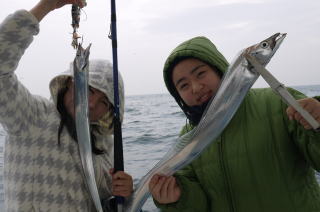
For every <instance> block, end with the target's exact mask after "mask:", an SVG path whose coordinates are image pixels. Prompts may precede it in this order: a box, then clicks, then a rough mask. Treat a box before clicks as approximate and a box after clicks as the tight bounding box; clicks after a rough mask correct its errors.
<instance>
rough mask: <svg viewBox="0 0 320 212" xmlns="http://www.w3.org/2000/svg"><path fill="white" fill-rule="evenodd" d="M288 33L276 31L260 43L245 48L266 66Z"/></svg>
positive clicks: (246, 51)
mask: <svg viewBox="0 0 320 212" xmlns="http://www.w3.org/2000/svg"><path fill="white" fill-rule="evenodd" d="M286 35H287V34H286V33H276V34H274V35H272V36H271V37H269V38H267V39H265V40H263V41H261V42H260V43H257V44H255V45H253V46H250V47H249V48H247V49H246V50H245V53H247V54H250V55H251V56H253V57H254V58H255V59H256V60H257V61H258V62H260V64H261V65H263V66H265V65H266V64H267V63H268V62H269V61H270V59H271V58H272V56H273V55H274V54H275V53H276V51H277V50H278V48H279V46H280V45H281V43H282V41H283V40H284V38H285V37H286Z"/></svg>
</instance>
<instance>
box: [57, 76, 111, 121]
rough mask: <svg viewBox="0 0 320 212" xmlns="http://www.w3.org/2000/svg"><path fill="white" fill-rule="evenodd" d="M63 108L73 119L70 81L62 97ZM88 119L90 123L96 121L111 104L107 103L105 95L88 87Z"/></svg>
mask: <svg viewBox="0 0 320 212" xmlns="http://www.w3.org/2000/svg"><path fill="white" fill-rule="evenodd" d="M63 99H64V106H65V108H66V110H67V112H68V113H69V114H70V116H71V117H72V118H73V119H74V118H75V114H74V83H73V81H72V80H70V82H69V84H68V90H67V92H66V93H65V95H64V98H63ZM88 105H89V116H90V117H89V118H90V121H92V122H94V121H98V120H99V119H100V118H101V117H102V116H103V115H104V114H106V113H107V112H108V110H109V109H110V108H111V103H110V102H109V101H108V99H107V97H106V95H105V94H104V93H103V92H101V91H99V90H98V89H95V88H93V87H89V104H88Z"/></svg>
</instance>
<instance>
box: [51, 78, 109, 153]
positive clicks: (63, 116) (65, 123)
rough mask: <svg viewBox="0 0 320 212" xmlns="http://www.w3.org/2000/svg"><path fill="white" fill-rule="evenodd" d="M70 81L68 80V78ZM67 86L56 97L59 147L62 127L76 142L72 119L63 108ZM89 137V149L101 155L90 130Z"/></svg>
mask: <svg viewBox="0 0 320 212" xmlns="http://www.w3.org/2000/svg"><path fill="white" fill-rule="evenodd" d="M69 79H70V78H69ZM68 82H69V80H68V81H67V83H66V84H68ZM68 89H69V88H68V86H66V87H65V88H62V89H61V90H60V91H59V92H58V96H57V109H58V111H59V113H60V120H61V121H60V124H59V129H58V145H59V146H60V144H61V139H60V137H61V133H62V130H63V128H64V127H66V128H67V131H68V133H69V135H70V136H71V137H72V138H73V140H74V141H75V142H78V139H77V131H76V125H75V121H74V119H73V118H72V117H71V116H70V114H69V113H68V112H67V110H66V108H65V106H64V95H65V94H66V92H67V91H68ZM90 137H91V148H92V152H93V153H94V154H96V155H101V154H103V153H105V151H104V150H101V149H99V148H98V147H97V145H96V140H97V139H96V136H95V135H94V134H93V133H92V130H90Z"/></svg>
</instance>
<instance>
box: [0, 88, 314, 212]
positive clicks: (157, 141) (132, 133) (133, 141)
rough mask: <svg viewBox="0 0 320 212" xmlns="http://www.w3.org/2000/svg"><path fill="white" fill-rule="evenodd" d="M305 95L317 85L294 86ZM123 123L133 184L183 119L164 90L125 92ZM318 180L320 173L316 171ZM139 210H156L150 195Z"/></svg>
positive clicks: (0, 190)
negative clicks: (159, 91)
mask: <svg viewBox="0 0 320 212" xmlns="http://www.w3.org/2000/svg"><path fill="white" fill-rule="evenodd" d="M295 88H296V89H298V90H300V91H301V92H303V93H305V94H306V95H307V96H316V95H320V85H312V86H299V87H295ZM125 105H126V107H125V117H124V123H123V130H122V131H123V142H124V159H125V170H126V172H128V173H130V174H131V175H132V176H133V178H134V184H137V183H138V182H139V179H140V178H141V177H142V176H144V175H145V174H146V173H147V172H148V170H150V169H151V168H152V167H153V166H154V165H155V164H156V163H157V162H158V161H159V160H160V159H161V158H162V156H163V155H164V154H165V153H166V152H167V151H168V150H169V149H170V147H171V146H172V144H173V143H174V142H175V141H176V139H177V135H178V133H179V131H180V129H181V127H182V125H183V124H185V122H186V119H185V116H184V114H183V113H182V111H181V110H180V108H179V107H178V106H177V104H176V102H175V101H174V99H173V98H172V97H171V96H170V95H168V94H155V95H141V96H127V97H126V102H125ZM4 136H5V132H4V131H3V129H2V128H1V126H0V211H3V209H2V207H3V195H4V194H3V193H4V191H3V183H2V182H3V150H4V147H3V142H4ZM318 180H319V182H320V175H318ZM143 211H149V212H156V211H158V210H157V209H156V207H155V206H154V204H153V202H152V200H151V198H149V199H148V201H147V202H146V204H145V205H144V206H143Z"/></svg>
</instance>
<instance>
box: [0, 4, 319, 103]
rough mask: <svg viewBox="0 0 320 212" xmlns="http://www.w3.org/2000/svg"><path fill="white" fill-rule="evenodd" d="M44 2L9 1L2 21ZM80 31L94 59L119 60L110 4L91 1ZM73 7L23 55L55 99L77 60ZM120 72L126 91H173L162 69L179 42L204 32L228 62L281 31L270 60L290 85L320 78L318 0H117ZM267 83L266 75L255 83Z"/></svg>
mask: <svg viewBox="0 0 320 212" xmlns="http://www.w3.org/2000/svg"><path fill="white" fill-rule="evenodd" d="M37 2H38V1H37V0H28V1H21V0H2V3H1V10H0V20H3V19H4V18H5V17H6V16H7V15H8V14H10V13H12V12H14V11H15V10H17V9H22V8H23V9H27V10H28V9H30V8H32V7H33V5H35V4H36V3H37ZM87 2H88V6H87V7H86V8H84V11H83V12H82V16H81V22H80V29H79V32H80V34H81V35H83V43H84V46H87V45H88V44H89V43H92V48H91V56H90V58H91V59H93V58H102V59H109V60H112V54H111V42H110V40H109V39H108V38H107V35H108V32H109V28H110V2H109V1H101V0H92V1H90V0H88V1H87ZM70 10H71V6H67V7H65V8H62V9H60V10H56V11H54V12H52V13H51V14H49V15H48V16H47V17H46V18H45V19H44V20H43V21H42V22H41V24H40V34H39V35H38V36H36V37H35V40H34V42H33V43H32V44H31V46H30V47H29V49H28V50H27V51H26V53H25V55H24V56H23V58H22V60H21V61H20V64H19V67H18V70H17V75H18V77H19V79H20V80H21V81H22V82H23V83H24V84H25V85H26V86H27V87H28V88H29V89H30V90H31V92H32V93H34V94H39V95H43V96H46V97H49V89H48V83H49V81H50V79H51V78H52V77H53V76H55V75H56V74H58V73H60V72H62V71H64V70H66V69H67V67H68V65H69V62H70V61H72V60H73V58H74V56H75V51H74V50H73V49H72V47H71V45H70V43H71V32H72V28H71V26H70V23H71V17H70ZM117 18H118V22H117V27H118V45H119V48H118V55H119V70H120V72H121V73H122V76H123V78H124V81H125V89H126V95H135V94H154V93H167V90H166V88H165V86H164V83H163V79H162V67H163V64H164V61H165V59H166V57H167V56H168V54H169V53H170V51H171V50H172V49H173V48H174V47H175V46H176V45H178V44H179V43H181V42H183V41H184V40H186V39H189V38H191V37H194V36H198V35H203V36H206V37H208V38H209V39H211V40H212V41H213V43H215V44H216V45H217V47H218V49H219V50H220V51H221V52H222V53H223V54H224V55H225V57H226V58H227V59H228V60H232V59H233V58H234V57H235V56H236V54H237V53H238V52H239V51H240V50H241V49H243V48H246V47H248V46H250V45H252V44H255V43H257V42H259V41H261V40H263V39H265V38H267V37H269V36H270V35H272V34H274V33H276V32H286V33H288V35H287V38H286V39H285V41H284V42H283V44H282V46H281V47H280V49H279V50H278V52H277V54H276V55H275V56H274V58H273V60H272V61H271V62H270V64H269V65H268V66H267V68H268V69H269V71H271V72H272V73H273V74H274V75H275V76H276V77H277V78H278V79H279V80H280V81H281V82H283V83H284V84H286V85H310V84H320V68H319V66H320V54H319V52H320V1H319V0H304V1H301V0H122V1H117ZM265 86H267V84H266V83H265V82H264V81H263V79H259V80H258V81H257V82H256V84H255V85H254V87H265Z"/></svg>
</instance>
